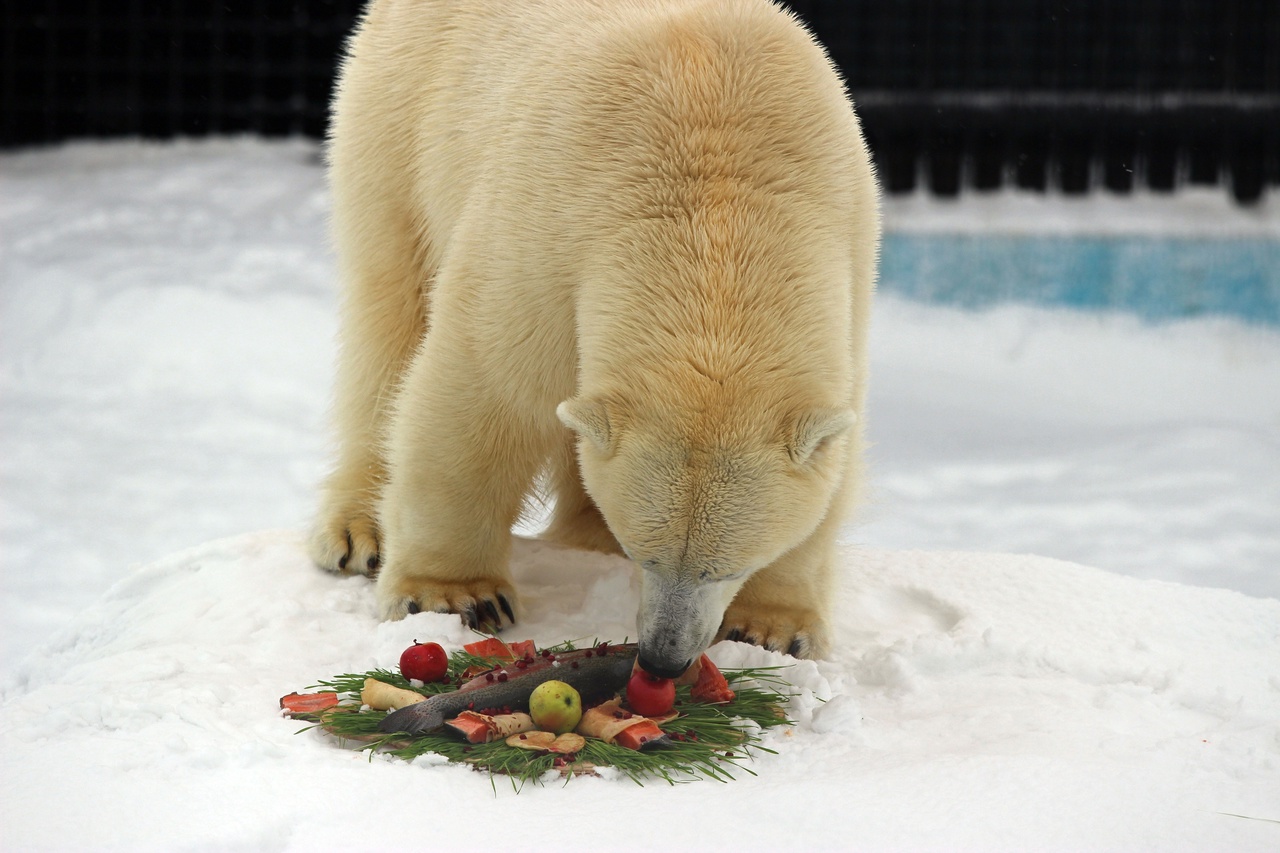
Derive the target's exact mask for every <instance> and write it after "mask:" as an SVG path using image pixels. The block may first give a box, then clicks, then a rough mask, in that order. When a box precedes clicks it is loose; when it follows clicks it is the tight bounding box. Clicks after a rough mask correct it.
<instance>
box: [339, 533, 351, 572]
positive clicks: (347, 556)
mask: <svg viewBox="0 0 1280 853" xmlns="http://www.w3.org/2000/svg"><path fill="white" fill-rule="evenodd" d="M350 559H351V534H350V533H348V534H347V553H345V554H343V555H342V559H340V560H338V568H340V569H345V568H346V567H347V561H348V560H350Z"/></svg>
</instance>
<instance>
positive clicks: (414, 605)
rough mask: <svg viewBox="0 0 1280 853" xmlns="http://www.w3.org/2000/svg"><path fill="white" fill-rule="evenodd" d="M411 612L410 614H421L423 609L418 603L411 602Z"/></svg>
mask: <svg viewBox="0 0 1280 853" xmlns="http://www.w3.org/2000/svg"><path fill="white" fill-rule="evenodd" d="M409 612H410V613H421V612H422V607H421V606H419V604H418V602H416V601H410V602H409Z"/></svg>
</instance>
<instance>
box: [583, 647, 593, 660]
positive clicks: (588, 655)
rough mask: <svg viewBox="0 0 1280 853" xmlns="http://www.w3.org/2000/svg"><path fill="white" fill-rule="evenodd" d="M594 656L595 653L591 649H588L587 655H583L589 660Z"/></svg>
mask: <svg viewBox="0 0 1280 853" xmlns="http://www.w3.org/2000/svg"><path fill="white" fill-rule="evenodd" d="M592 654H593V652H592V651H591V649H587V653H586V654H585V655H583V657H584V658H589V657H591V655H592Z"/></svg>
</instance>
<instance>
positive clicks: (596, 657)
mask: <svg viewBox="0 0 1280 853" xmlns="http://www.w3.org/2000/svg"><path fill="white" fill-rule="evenodd" d="M638 650H639V647H638V646H637V645H636V644H635V643H620V644H616V645H615V644H609V643H602V644H601V645H599V646H597V647H595V648H591V649H580V650H578V651H574V652H564V653H561V654H554V655H549V656H547V657H533V656H531V655H526V656H525V657H524V658H523V659H522V660H518V661H512V662H511V663H508V664H505V665H503V666H500V667H497V668H495V669H491V670H489V671H488V672H485V673H482V674H480V675H477V676H476V677H475V678H473V679H471V680H470V681H468V682H466V683H465V684H462V685H461V686H460V687H459V688H458V689H457V690H455V691H453V692H452V693H438V694H436V695H435V696H432V697H431V698H429V699H427V700H426V701H425V702H416V703H414V704H412V705H407V706H405V707H404V708H401V709H400V710H398V711H392V712H391V713H390V714H387V716H386V717H384V718H383V719H382V720H381V721H380V722H379V723H378V731H381V732H387V733H393V732H394V733H404V734H409V735H418V734H422V733H423V732H429V731H434V730H435V729H438V728H440V727H441V726H443V725H444V723H445V720H448V719H451V718H453V717H456V716H458V715H459V714H461V713H462V712H463V711H480V710H483V709H486V708H509V709H511V710H512V711H527V710H529V694H531V693H533V689H534V688H535V687H537V686H538V685H539V684H542V683H543V682H544V681H551V680H556V681H563V682H564V683H565V684H568V685H569V686H571V687H573V689H575V690H577V691H578V693H579V695H581V696H582V702H583V704H584V705H588V704H591V703H592V702H597V701H599V700H601V699H607V698H608V697H610V696H612V695H613V694H614V693H617V692H618V691H619V690H621V689H622V688H623V687H625V686H626V684H627V680H628V679H629V678H631V670H632V668H633V667H634V666H635V661H636V654H637V652H638Z"/></svg>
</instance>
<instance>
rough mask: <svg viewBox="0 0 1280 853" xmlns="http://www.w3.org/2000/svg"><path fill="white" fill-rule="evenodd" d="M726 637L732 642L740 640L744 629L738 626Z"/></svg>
mask: <svg viewBox="0 0 1280 853" xmlns="http://www.w3.org/2000/svg"><path fill="white" fill-rule="evenodd" d="M724 638H725V639H726V640H729V641H730V642H737V641H738V640H741V639H742V631H740V630H738V629H737V628H734V629H733V630H732V631H730V632H729V633H727V634H725V635H724Z"/></svg>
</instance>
